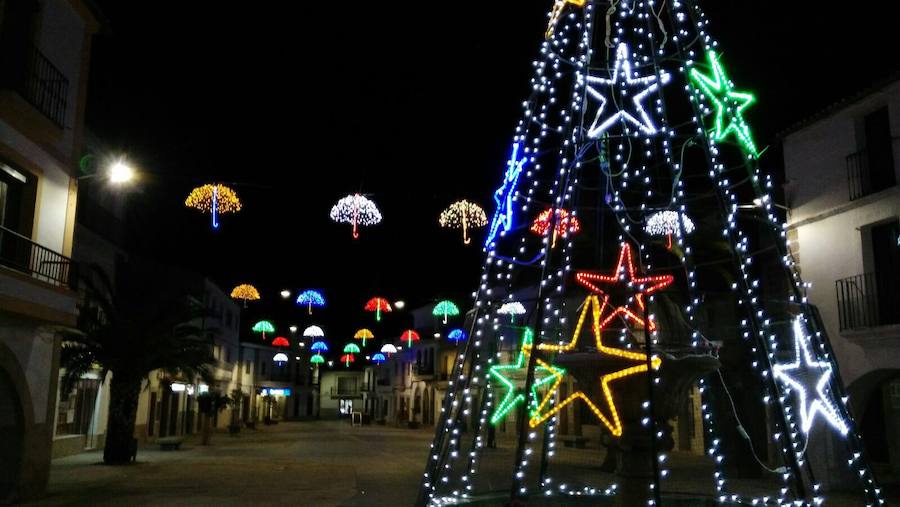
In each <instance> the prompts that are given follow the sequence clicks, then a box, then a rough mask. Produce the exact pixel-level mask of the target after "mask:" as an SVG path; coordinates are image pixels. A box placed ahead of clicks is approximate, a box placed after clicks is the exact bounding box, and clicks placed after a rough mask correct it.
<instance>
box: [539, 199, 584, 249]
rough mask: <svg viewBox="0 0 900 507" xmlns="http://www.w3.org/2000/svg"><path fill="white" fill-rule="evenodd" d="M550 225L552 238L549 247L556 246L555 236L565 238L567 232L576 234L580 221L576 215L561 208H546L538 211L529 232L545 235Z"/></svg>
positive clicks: (579, 228) (579, 227)
mask: <svg viewBox="0 0 900 507" xmlns="http://www.w3.org/2000/svg"><path fill="white" fill-rule="evenodd" d="M551 227H552V228H553V231H552V232H553V234H552V237H553V239H552V241H551V243H550V247H551V248H553V247H555V246H556V237H557V236H562V237H563V238H565V237H568V236H569V234H576V233H577V232H578V231H580V230H581V223H580V222H579V221H578V217H576V216H575V215H573V214H571V213H569V212H568V211H567V210H565V209H563V208H547V209H545V210H544V211H542V212H540V214H538V216H537V218H535V219H534V222H532V223H531V232H533V233H535V234H537V235H538V236H546V235H547V232H548V231H550V228H551Z"/></svg>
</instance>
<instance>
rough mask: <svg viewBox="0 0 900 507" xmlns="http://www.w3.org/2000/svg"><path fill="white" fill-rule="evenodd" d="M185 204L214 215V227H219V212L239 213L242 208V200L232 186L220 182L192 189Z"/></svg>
mask: <svg viewBox="0 0 900 507" xmlns="http://www.w3.org/2000/svg"><path fill="white" fill-rule="evenodd" d="M184 205H185V206H187V207H188V208H194V209H197V210H200V211H202V212H204V213H209V214H210V215H211V216H212V227H213V229H218V228H219V214H221V213H237V212H238V211H240V210H241V200H240V199H238V196H237V192H235V191H234V189H232V188H231V187H227V186H225V185H222V184H220V183H215V184H207V185H203V186H200V187H197V188H195V189H193V190H191V193H190V194H188V196H187V199H185V200H184Z"/></svg>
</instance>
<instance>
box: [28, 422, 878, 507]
mask: <svg viewBox="0 0 900 507" xmlns="http://www.w3.org/2000/svg"><path fill="white" fill-rule="evenodd" d="M432 435H433V430H432V429H430V428H429V429H422V430H409V429H398V428H391V427H384V426H364V427H351V426H350V425H349V424H348V423H347V422H346V421H340V422H338V421H307V422H287V423H284V422H283V423H281V424H278V425H275V426H264V427H261V428H260V429H259V430H243V431H242V432H241V434H240V435H239V436H238V437H230V436H229V435H227V434H223V433H219V434H216V435H214V437H213V440H212V445H210V446H206V447H204V446H201V445H199V439H198V437H196V436H194V437H188V438H187V439H186V440H185V443H184V444H183V445H182V450H180V451H168V452H166V451H160V450H158V447H146V448H142V449H140V450H139V451H138V459H137V464H135V465H133V466H123V467H108V466H104V465H102V464H100V462H101V452H100V451H95V452H88V453H83V454H79V455H75V456H69V457H66V458H61V459H58V460H55V461H54V462H53V466H52V468H51V472H50V484H49V487H48V493H47V495H46V496H45V497H44V498H43V499H41V500H40V501H37V502H32V503H30V504H28V505H29V506H87V505H90V506H122V505H127V506H150V505H167V506H183V505H184V506H186V505H191V506H216V507H226V506H231V505H254V506H256V505H260V506H267V505H292V506H304V507H305V506H310V507H318V506H323V507H325V506H328V507H330V506H341V507H356V506H366V507H368V506H373V507H380V506H385V507H387V506H390V507H395V506H409V505H412V504H413V502H414V500H415V497H416V492H417V489H418V484H419V480H420V478H421V477H422V467H423V465H424V463H425V458H426V455H427V452H428V448H429V444H430V442H431V438H432ZM497 440H498V448H497V449H490V450H488V451H487V454H485V456H484V458H483V461H482V466H481V467H480V471H479V473H478V474H477V475H476V482H477V483H478V484H479V485H480V486H481V487H484V488H486V489H489V490H497V491H506V490H508V489H509V487H510V483H509V481H510V477H509V470H511V467H510V464H511V463H512V459H513V452H512V450H513V449H514V447H515V441H514V439H513V435H511V434H510V435H501V434H498V439H497ZM558 451H559V452H558V456H557V458H556V461H555V463H556V464H554V465H551V469H550V473H551V475H556V474H560V475H559V476H567V477H569V478H570V479H575V478H576V477H578V476H579V475H582V474H589V476H591V477H593V478H594V480H597V479H598V478H600V479H603V478H604V477H603V476H604V475H605V474H602V473H600V472H599V463H600V461H601V460H600V458H601V456H600V454H599V453H598V452H597V450H593V451H590V450H574V449H565V448H560V449H559V450H558ZM588 458H590V459H588ZM673 459H674V460H676V461H677V463H673V465H675V466H674V467H673V469H674V470H673V474H672V475H671V476H670V478H669V479H667V481H666V483H665V486H664V491H667V492H678V491H679V490H680V491H684V492H693V493H699V492H704V491H703V489H704V488H703V486H709V487H710V488H711V479H710V477H711V469H709V465H708V464H707V463H705V460H703V459H702V458H699V457H694V456H690V457H688V456H682V457H678V455H677V454H675V455H673ZM559 476H558V477H559ZM606 479H609V480H614V479H613V478H612V477H606ZM738 486H740V485H739V484H738ZM749 486H750V485H749V484H748V485H747V487H749ZM479 489H481V488H479ZM709 493H710V494H711V493H712V491H709ZM892 493H896V491H892ZM494 503H495V504H496V505H503V503H505V502H504V501H503V500H502V499H498V500H497V501H496V502H494ZM609 503H610V502H608V501H606V502H604V501H602V500H597V502H596V503H593V502H592V505H608V504H609ZM663 503H664V504H666V503H667V502H663ZM891 503H893V501H892V502H891ZM827 505H829V506H840V507H843V506H856V505H861V502H859V500H858V499H856V498H847V497H843V496H842V495H835V496H831V497H830V498H829V501H828V502H827Z"/></svg>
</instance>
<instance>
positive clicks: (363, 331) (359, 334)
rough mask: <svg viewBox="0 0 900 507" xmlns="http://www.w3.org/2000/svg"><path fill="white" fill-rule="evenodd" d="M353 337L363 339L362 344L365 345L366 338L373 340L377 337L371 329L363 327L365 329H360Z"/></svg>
mask: <svg viewBox="0 0 900 507" xmlns="http://www.w3.org/2000/svg"><path fill="white" fill-rule="evenodd" d="M353 337H354V338H356V339H357V340H362V346H363V347H365V346H366V340H371V339H373V338H375V335H374V334H372V331H369V330H368V329H365V328H363V329H360V330H359V331H357V332H356V334H355V335H353Z"/></svg>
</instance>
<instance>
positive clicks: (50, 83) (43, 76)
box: [0, 43, 69, 128]
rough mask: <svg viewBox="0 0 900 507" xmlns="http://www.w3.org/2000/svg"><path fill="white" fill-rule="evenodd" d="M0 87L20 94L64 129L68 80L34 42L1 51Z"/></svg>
mask: <svg viewBox="0 0 900 507" xmlns="http://www.w3.org/2000/svg"><path fill="white" fill-rule="evenodd" d="M0 67H2V68H0V86H3V87H8V88H9V89H11V90H14V91H15V92H16V93H18V94H19V95H20V96H21V97H22V98H23V99H25V101H26V102H28V103H29V104H31V105H32V106H34V107H35V109H37V110H38V111H40V112H41V113H42V114H43V115H44V116H46V117H47V118H49V119H50V120H51V121H52V122H53V123H55V124H56V125H57V126H58V127H60V128H64V127H65V121H66V105H67V100H68V96H69V79H68V78H66V76H65V74H63V73H62V71H60V70H59V69H58V68H56V66H55V65H53V63H52V62H51V61H50V60H49V59H48V58H47V57H46V56H44V54H43V53H41V51H40V50H39V49H38V48H37V46H35V45H34V44H33V43H23V44H21V45H13V44H10V45H8V46H7V47H5V48H0Z"/></svg>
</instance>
